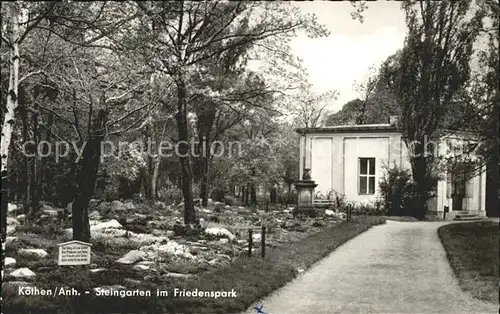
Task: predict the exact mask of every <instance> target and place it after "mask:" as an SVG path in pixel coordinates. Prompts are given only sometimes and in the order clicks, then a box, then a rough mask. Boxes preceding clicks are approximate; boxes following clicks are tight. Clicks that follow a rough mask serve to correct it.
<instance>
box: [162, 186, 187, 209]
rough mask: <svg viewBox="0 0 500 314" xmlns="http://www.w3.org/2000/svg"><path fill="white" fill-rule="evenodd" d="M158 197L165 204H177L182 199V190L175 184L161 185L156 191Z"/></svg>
mask: <svg viewBox="0 0 500 314" xmlns="http://www.w3.org/2000/svg"><path fill="white" fill-rule="evenodd" d="M158 199H159V200H161V201H163V202H165V204H167V205H170V204H178V203H180V202H182V200H183V196H182V191H181V189H179V188H178V187H177V186H175V185H170V186H168V187H162V188H161V189H160V190H159V191H158Z"/></svg>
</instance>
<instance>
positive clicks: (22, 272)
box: [10, 267, 36, 279]
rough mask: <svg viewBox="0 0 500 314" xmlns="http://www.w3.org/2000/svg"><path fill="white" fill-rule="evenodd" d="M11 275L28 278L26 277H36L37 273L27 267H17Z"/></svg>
mask: <svg viewBox="0 0 500 314" xmlns="http://www.w3.org/2000/svg"><path fill="white" fill-rule="evenodd" d="M10 275H11V276H12V277H15V278H26V279H31V278H35V276H36V274H35V273H34V272H32V271H31V270H30V269H29V268H27V267H23V268H19V269H16V270H14V271H13V272H11V273H10Z"/></svg>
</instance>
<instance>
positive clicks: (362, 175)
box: [358, 157, 377, 195]
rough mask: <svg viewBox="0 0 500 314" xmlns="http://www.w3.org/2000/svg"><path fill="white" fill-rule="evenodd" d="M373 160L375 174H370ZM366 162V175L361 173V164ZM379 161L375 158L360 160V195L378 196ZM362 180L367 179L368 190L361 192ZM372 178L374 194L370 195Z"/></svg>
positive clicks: (361, 158)
mask: <svg viewBox="0 0 500 314" xmlns="http://www.w3.org/2000/svg"><path fill="white" fill-rule="evenodd" d="M371 160H373V174H370V170H372V169H371V168H370V164H371V162H370V161H371ZM364 161H366V173H365V174H362V173H361V168H362V167H361V164H362V162H364ZM376 170H377V160H376V158H375V157H359V158H358V195H375V194H376V185H377V179H376V175H377V171H376ZM361 178H366V190H365V191H364V192H363V191H361ZM370 178H373V193H370Z"/></svg>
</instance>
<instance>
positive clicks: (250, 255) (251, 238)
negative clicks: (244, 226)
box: [248, 228, 253, 257]
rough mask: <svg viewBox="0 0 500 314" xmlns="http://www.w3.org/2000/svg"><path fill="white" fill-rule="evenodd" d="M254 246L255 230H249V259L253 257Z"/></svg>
mask: <svg viewBox="0 0 500 314" xmlns="http://www.w3.org/2000/svg"><path fill="white" fill-rule="evenodd" d="M252 246H253V230H252V228H250V229H248V257H252Z"/></svg>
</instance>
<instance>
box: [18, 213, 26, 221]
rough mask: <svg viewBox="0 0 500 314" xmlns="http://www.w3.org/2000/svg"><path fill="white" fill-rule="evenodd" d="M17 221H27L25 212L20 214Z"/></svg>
mask: <svg viewBox="0 0 500 314" xmlns="http://www.w3.org/2000/svg"><path fill="white" fill-rule="evenodd" d="M16 219H17V221H19V222H25V221H26V215H25V214H22V215H18V216H17V217H16Z"/></svg>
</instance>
